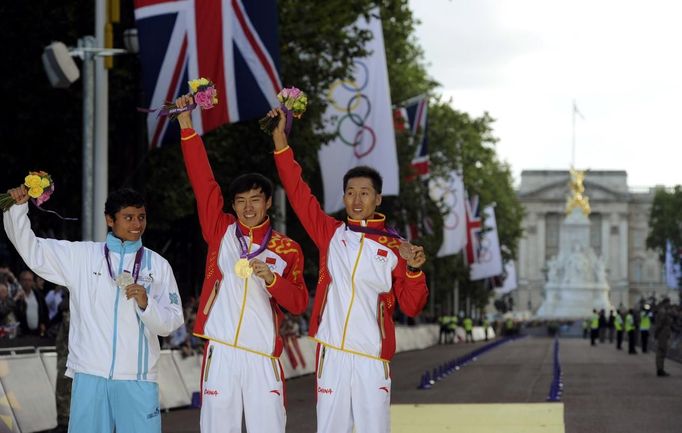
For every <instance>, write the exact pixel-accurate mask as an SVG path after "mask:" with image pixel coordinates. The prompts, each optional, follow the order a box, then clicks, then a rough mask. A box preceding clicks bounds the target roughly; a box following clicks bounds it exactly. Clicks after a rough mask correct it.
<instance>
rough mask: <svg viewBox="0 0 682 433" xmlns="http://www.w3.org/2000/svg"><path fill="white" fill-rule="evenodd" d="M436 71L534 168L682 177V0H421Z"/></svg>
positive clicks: (460, 102)
mask: <svg viewBox="0 0 682 433" xmlns="http://www.w3.org/2000/svg"><path fill="white" fill-rule="evenodd" d="M410 7H411V8H412V11H413V13H414V15H415V17H416V18H418V19H419V20H421V22H422V24H421V25H419V26H418V27H417V33H416V35H417V38H418V40H419V43H420V45H421V46H422V48H423V49H424V52H425V57H426V61H427V62H428V66H427V69H428V71H429V74H430V75H431V76H432V77H433V78H434V79H436V80H437V81H438V82H440V83H441V85H442V87H441V88H439V89H438V91H439V92H440V93H442V94H443V95H445V96H446V97H452V105H453V107H454V108H455V109H457V110H461V111H465V112H467V113H469V114H471V115H473V116H480V115H481V114H482V113H483V112H484V111H488V112H489V113H490V114H491V116H492V117H493V118H495V119H496V122H495V123H494V124H493V127H494V130H495V135H496V136H497V137H498V138H499V139H500V142H499V143H498V146H497V149H498V154H499V155H500V157H501V159H503V160H506V161H507V162H509V163H510V164H511V167H512V170H513V172H514V175H515V177H516V178H517V181H518V176H519V175H520V172H521V170H525V169H568V168H569V167H570V165H571V160H572V152H571V148H572V136H573V133H572V131H573V128H572V104H573V100H574V99H575V101H576V105H577V107H578V110H579V111H580V112H581V113H582V114H583V116H584V119H582V118H580V117H577V118H576V127H575V143H576V146H575V165H576V167H577V168H579V169H592V170H599V169H611V170H626V171H627V172H628V183H629V185H630V186H631V187H641V186H653V185H657V184H663V185H667V186H672V185H675V184H681V183H682V137H681V135H682V134H681V131H680V129H681V126H682V84H681V80H682V2H680V1H675V0H670V1H664V0H646V1H644V0H637V1H630V0H618V1H615V0H497V1H496V0H410Z"/></svg>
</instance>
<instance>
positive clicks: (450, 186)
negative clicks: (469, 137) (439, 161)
mask: <svg viewBox="0 0 682 433" xmlns="http://www.w3.org/2000/svg"><path fill="white" fill-rule="evenodd" d="M429 196H430V197H431V200H433V201H434V202H436V203H437V204H438V205H439V206H440V207H441V209H443V210H446V211H447V214H446V215H445V217H444V218H443V243H442V244H441V246H440V249H439V250H438V253H437V254H436V257H446V256H451V255H453V254H457V253H458V252H460V251H461V250H462V248H464V246H465V245H466V242H467V230H466V216H465V213H466V210H465V204H464V202H465V194H464V182H463V181H462V178H461V176H459V175H458V174H457V172H456V171H452V172H451V173H450V175H449V176H448V178H447V179H446V178H441V177H438V178H432V179H431V180H430V181H429Z"/></svg>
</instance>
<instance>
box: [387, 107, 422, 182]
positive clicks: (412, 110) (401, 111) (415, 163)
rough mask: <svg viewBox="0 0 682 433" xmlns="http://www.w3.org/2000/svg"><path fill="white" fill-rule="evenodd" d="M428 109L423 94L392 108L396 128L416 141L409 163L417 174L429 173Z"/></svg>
mask: <svg viewBox="0 0 682 433" xmlns="http://www.w3.org/2000/svg"><path fill="white" fill-rule="evenodd" d="M428 109H429V101H428V97H427V96H426V95H424V96H418V97H416V98H412V99H410V100H409V101H406V102H405V103H403V106H402V107H398V108H396V109H395V110H394V118H395V119H396V122H395V124H396V130H398V131H401V132H402V131H408V132H409V134H410V140H412V142H413V143H416V146H417V147H416V149H415V153H414V157H413V158H412V161H411V165H412V169H413V170H414V172H415V173H416V174H417V175H418V176H426V175H427V174H429V147H428V143H429V141H428V123H427V114H428Z"/></svg>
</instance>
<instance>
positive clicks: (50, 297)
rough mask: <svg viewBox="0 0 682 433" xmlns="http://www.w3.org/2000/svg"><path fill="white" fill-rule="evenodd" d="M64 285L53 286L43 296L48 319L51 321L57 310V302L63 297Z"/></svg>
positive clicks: (59, 302) (60, 301)
mask: <svg viewBox="0 0 682 433" xmlns="http://www.w3.org/2000/svg"><path fill="white" fill-rule="evenodd" d="M64 290H65V288H64V286H54V289H52V290H50V291H49V292H48V293H47V296H45V304H47V314H48V318H49V319H50V321H52V320H53V319H54V318H55V316H56V315H57V313H58V312H59V304H61V303H62V299H63V298H64Z"/></svg>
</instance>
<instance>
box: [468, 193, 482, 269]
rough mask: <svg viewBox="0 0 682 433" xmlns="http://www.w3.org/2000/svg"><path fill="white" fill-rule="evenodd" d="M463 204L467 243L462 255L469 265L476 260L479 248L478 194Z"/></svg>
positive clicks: (479, 217)
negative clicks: (464, 207)
mask: <svg viewBox="0 0 682 433" xmlns="http://www.w3.org/2000/svg"><path fill="white" fill-rule="evenodd" d="M464 205H465V206H466V219H467V244H466V247H465V248H464V255H465V257H466V261H467V264H469V265H471V264H472V263H477V262H478V252H479V249H480V242H479V240H480V235H481V228H482V221H481V213H480V206H479V200H478V196H477V195H475V196H473V197H472V198H471V199H469V200H464Z"/></svg>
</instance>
